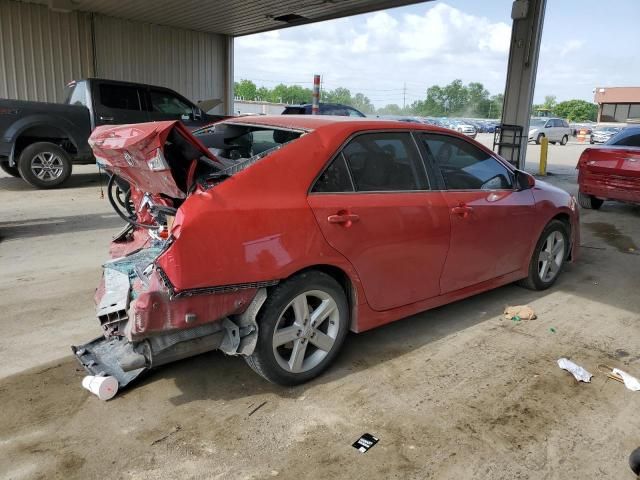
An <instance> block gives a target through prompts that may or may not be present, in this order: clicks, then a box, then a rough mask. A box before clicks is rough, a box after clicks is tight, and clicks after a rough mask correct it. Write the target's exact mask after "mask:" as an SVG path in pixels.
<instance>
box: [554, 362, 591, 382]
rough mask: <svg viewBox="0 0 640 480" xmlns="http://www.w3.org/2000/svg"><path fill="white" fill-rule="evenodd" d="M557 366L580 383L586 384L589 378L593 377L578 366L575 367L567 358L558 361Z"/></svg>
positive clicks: (589, 380)
mask: <svg viewBox="0 0 640 480" xmlns="http://www.w3.org/2000/svg"><path fill="white" fill-rule="evenodd" d="M558 366H559V367H560V368H561V369H563V370H566V371H567V372H570V373H571V374H572V375H573V376H574V377H575V378H576V380H578V381H580V382H587V383H588V382H591V377H593V375H591V374H590V373H589V372H587V371H586V370H585V369H584V368H582V367H581V366H580V365H576V364H575V363H573V362H572V361H571V360H569V359H567V358H561V359H559V360H558Z"/></svg>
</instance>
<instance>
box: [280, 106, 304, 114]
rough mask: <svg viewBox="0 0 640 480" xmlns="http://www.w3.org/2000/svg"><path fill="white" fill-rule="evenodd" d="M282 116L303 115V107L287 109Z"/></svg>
mask: <svg viewBox="0 0 640 480" xmlns="http://www.w3.org/2000/svg"><path fill="white" fill-rule="evenodd" d="M282 115H304V107H287V108H285V109H284V112H282Z"/></svg>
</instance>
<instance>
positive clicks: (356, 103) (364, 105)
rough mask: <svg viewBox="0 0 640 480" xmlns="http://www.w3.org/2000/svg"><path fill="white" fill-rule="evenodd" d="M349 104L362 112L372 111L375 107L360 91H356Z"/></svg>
mask: <svg viewBox="0 0 640 480" xmlns="http://www.w3.org/2000/svg"><path fill="white" fill-rule="evenodd" d="M351 106H352V107H354V108H357V109H358V110H360V111H361V112H362V113H374V112H375V111H376V109H375V107H374V106H373V104H372V103H371V100H369V98H367V97H365V96H364V95H363V94H362V93H356V94H355V96H354V97H353V98H352V102H351Z"/></svg>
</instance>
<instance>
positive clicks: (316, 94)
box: [311, 75, 320, 115]
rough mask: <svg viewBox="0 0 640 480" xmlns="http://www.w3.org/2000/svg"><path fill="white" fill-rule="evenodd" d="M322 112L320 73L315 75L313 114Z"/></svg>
mask: <svg viewBox="0 0 640 480" xmlns="http://www.w3.org/2000/svg"><path fill="white" fill-rule="evenodd" d="M319 113H320V75H314V76H313V102H312V103H311V114H312V115H318V114H319Z"/></svg>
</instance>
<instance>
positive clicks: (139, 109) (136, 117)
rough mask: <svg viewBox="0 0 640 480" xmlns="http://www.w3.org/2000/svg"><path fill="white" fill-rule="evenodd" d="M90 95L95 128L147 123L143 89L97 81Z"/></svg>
mask: <svg viewBox="0 0 640 480" xmlns="http://www.w3.org/2000/svg"><path fill="white" fill-rule="evenodd" d="M92 93H93V113H94V120H95V126H96V127H97V126H99V125H122V124H127V123H143V122H148V121H149V115H148V114H147V112H146V110H145V103H144V102H145V92H144V88H143V87H140V86H136V85H127V84H125V83H110V82H101V81H98V82H96V84H95V85H93V87H92Z"/></svg>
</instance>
